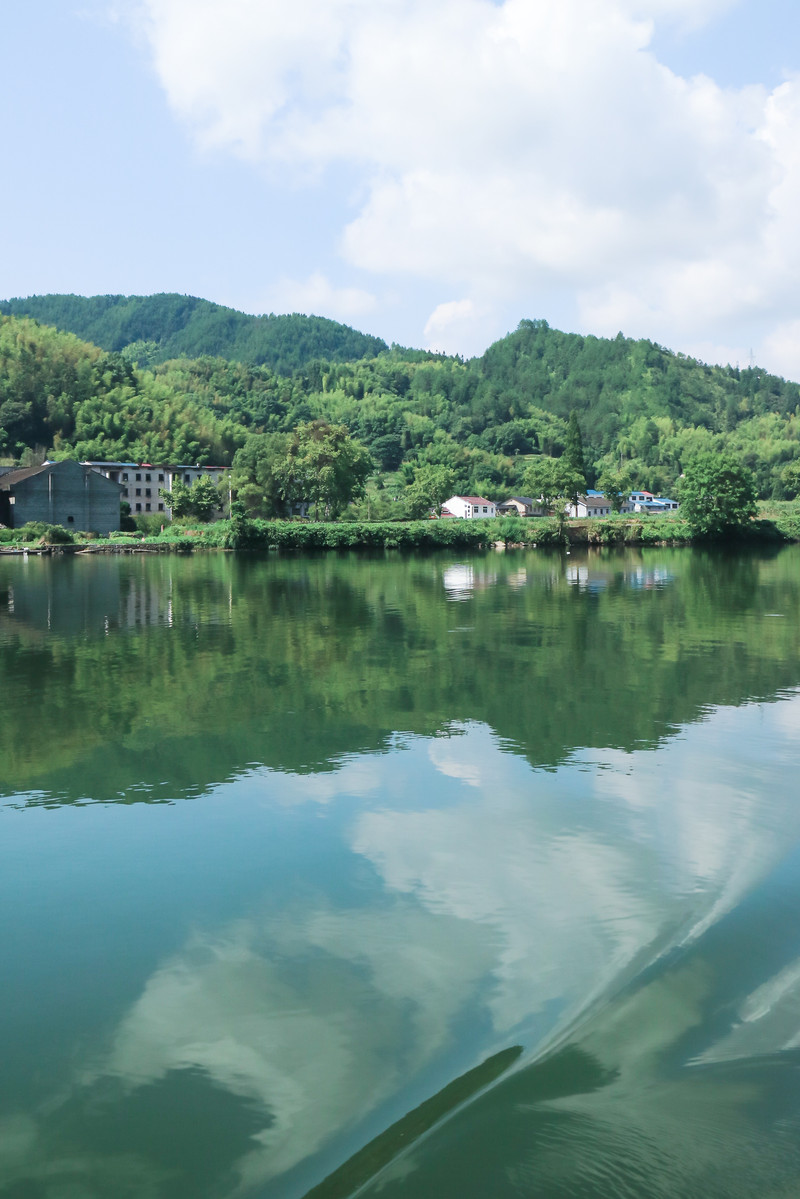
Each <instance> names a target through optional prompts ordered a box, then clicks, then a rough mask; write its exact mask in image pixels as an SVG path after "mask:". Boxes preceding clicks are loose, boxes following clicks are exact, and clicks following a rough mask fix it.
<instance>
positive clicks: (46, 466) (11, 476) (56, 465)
mask: <svg viewBox="0 0 800 1199" xmlns="http://www.w3.org/2000/svg"><path fill="white" fill-rule="evenodd" d="M62 467H75V469H76V470H83V471H85V472H86V471H89V470H90V468H89V467H88V465H87V463H85V462H76V461H75V460H74V458H64V459H62V460H61V462H42V463H41V464H40V465H39V466H22V467H20V468H19V469H18V470H10V471H7V472H6V473H5V474H0V491H10V490H11V488H12V487H16V485H17V484H18V483H22V482H24V481H25V479H32V478H33V476H34V475H41V474H45V473H47V472H48V471H52V470H60V469H61V468H62ZM91 473H92V474H94V476H95V477H96V478H98V479H102V485H103V486H105V485H106V484H108V486H109V487H116V488H118V489H120V488H121V487H122V484H121V483H114V482H113V481H112V480H111V479H107V478H106V477H105V475H101V474H98V473H97V472H96V471H92V472H91Z"/></svg>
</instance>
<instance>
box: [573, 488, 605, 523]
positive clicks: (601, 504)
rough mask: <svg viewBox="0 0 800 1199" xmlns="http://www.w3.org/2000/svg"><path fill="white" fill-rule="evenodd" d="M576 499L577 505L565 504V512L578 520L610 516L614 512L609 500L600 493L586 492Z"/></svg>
mask: <svg viewBox="0 0 800 1199" xmlns="http://www.w3.org/2000/svg"><path fill="white" fill-rule="evenodd" d="M577 499H578V502H577V504H567V505H566V506H565V511H566V513H567V515H568V516H573V517H576V518H577V519H578V520H586V518H587V517H592V516H610V515H611V513H612V512H613V511H614V509H613V508H612V507H611V500H610V499H608V497H607V496H605V495H603V493H602V492H600V491H587V492H586V495H579V496H578V497H577Z"/></svg>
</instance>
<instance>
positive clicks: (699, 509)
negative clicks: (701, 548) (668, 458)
mask: <svg viewBox="0 0 800 1199" xmlns="http://www.w3.org/2000/svg"><path fill="white" fill-rule="evenodd" d="M680 497H681V515H682V516H683V517H684V519H685V520H686V521H687V522H688V524H689V528H690V529H691V530H692V533H693V534H694V536H696V537H726V536H730V535H731V534H733V533H737V532H741V530H742V529H744V528H746V527H747V526H748V525H749V524H750V521H751V520H752V519H753V517H754V516H755V515H756V511H757V505H756V488H755V481H754V479H753V476H752V474H751V473H750V471H749V470H748V469H747V467H745V466H742V464H741V463H740V462H739V461H738V459H737V458H735V457H734V456H733V454H699V455H698V457H697V458H695V459H694V460H693V461H692V462H690V463H689V465H688V466H687V467H686V473H685V475H684V477H683V478H682V479H681V484H680Z"/></svg>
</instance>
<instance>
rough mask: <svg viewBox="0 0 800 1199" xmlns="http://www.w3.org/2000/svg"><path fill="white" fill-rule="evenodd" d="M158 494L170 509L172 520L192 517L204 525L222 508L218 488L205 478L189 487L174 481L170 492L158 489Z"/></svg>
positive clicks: (176, 480)
mask: <svg viewBox="0 0 800 1199" xmlns="http://www.w3.org/2000/svg"><path fill="white" fill-rule="evenodd" d="M158 494H159V496H160V497H161V499H162V500H163V501H164V503H165V505H166V506H167V507H168V508H171V509H172V519H173V520H181V519H187V518H192V517H193V518H194V519H196V520H199V521H202V522H203V523H204V524H205V523H206V522H207V521H209V520H211V517H212V516H213V515H214V512H215V511H216V509H217V508H221V507H222V506H223V502H222V496H221V494H220V490H219V488H218V487H217V485H216V484H215V483H212V481H211V479H206V478H202V479H198V480H197V482H196V483H194V485H193V486H191V487H189V486H187V484H186V483H182V482H181V480H180V479H175V480H174V481H173V484H172V490H171V491H169V490H168V489H167V488H166V487H159V489H158Z"/></svg>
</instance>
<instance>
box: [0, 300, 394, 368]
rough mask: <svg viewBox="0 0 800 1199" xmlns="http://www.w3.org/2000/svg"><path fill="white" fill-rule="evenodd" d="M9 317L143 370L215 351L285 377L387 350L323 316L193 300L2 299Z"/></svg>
mask: <svg viewBox="0 0 800 1199" xmlns="http://www.w3.org/2000/svg"><path fill="white" fill-rule="evenodd" d="M0 313H3V314H5V315H6V316H31V317H34V318H35V319H36V320H37V321H40V322H41V324H43V325H54V326H55V327H56V328H57V329H62V330H64V331H65V332H68V333H75V334H77V336H78V337H81V338H83V339H84V340H85V341H91V342H93V344H94V345H97V346H100V347H101V349H104V350H117V351H118V350H126V351H127V357H129V358H131V359H132V361H134V362H136V363H138V364H139V365H142V366H151V365H152V364H153V363H156V362H165V361H167V359H169V358H178V357H180V356H185V357H187V358H196V357H198V356H200V355H202V354H218V355H219V356H220V357H221V358H232V359H238V360H239V361H241V362H253V363H268V364H269V365H270V366H271V367H273V368H274V369H275V370H278V371H280V372H281V373H283V374H285V373H288V372H291V371H293V370H296V369H297V368H298V367H300V366H302V365H303V364H304V363H305V362H307V361H309V360H310V359H312V358H327V359H330V360H331V361H334V362H337V361H348V360H350V359H357V358H366V357H374V356H375V355H376V354H379V353H380V352H381V351H382V350H385V349H386V348H387V347H386V343H385V342H384V341H382V340H381V338H379V337H369V336H367V335H366V334H364V333H359V332H357V331H356V330H355V329H351V328H350V327H349V326H348V325H340V324H339V323H338V322H337V321H331V320H328V319H327V318H326V317H321V316H301V315H299V314H298V313H293V314H292V315H290V316H275V315H274V314H270V315H269V316H249V315H247V314H246V313H244V312H237V311H236V309H234V308H224V307H223V306H222V305H221V304H212V303H211V302H210V301H208V300H200V299H197V297H195V296H181V295H175V294H170V293H162V294H161V295H156V296H89V297H86V296H73V295H47V296H29V297H28V298H27V299H24V300H23V299H17V300H5V301H3V302H0Z"/></svg>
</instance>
